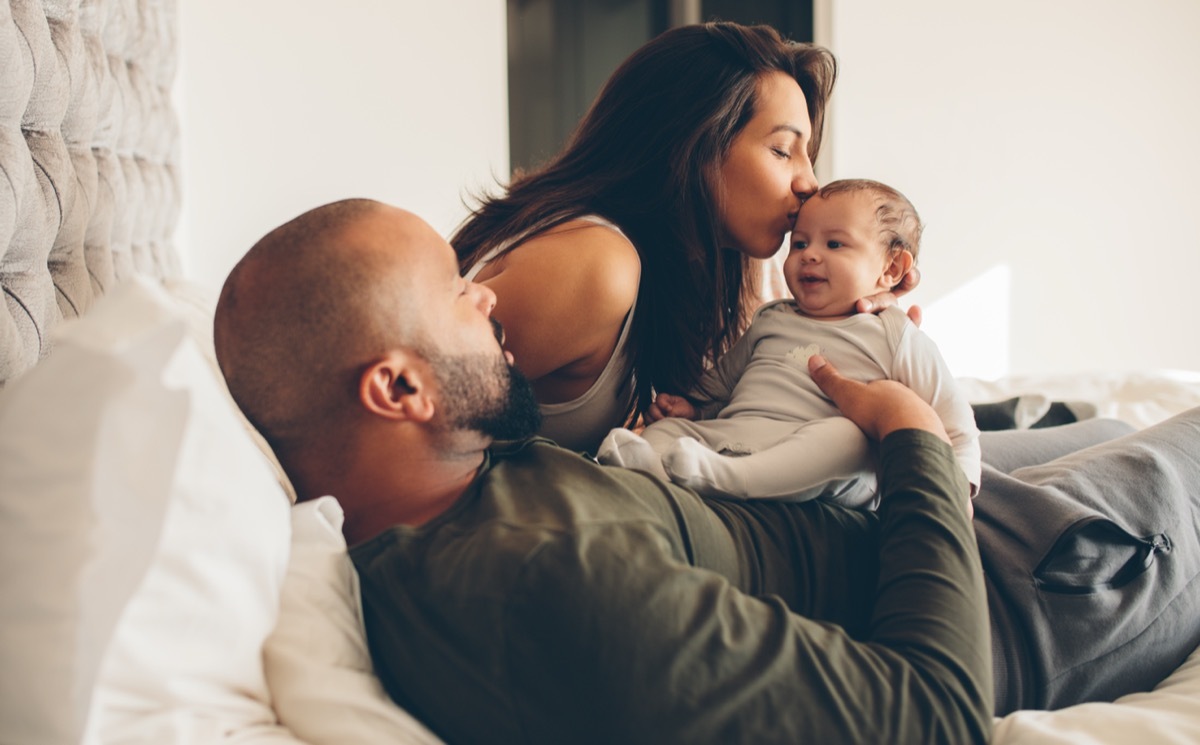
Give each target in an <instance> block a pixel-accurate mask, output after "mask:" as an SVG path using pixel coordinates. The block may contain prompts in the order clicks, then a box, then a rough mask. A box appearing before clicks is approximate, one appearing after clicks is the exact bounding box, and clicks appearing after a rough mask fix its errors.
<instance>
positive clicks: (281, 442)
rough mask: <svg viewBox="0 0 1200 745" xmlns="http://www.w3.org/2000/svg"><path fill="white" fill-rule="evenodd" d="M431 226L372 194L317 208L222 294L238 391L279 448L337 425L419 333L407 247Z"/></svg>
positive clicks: (229, 363) (229, 372)
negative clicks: (369, 374)
mask: <svg viewBox="0 0 1200 745" xmlns="http://www.w3.org/2000/svg"><path fill="white" fill-rule="evenodd" d="M421 228H424V229H426V230H429V231H431V230H432V229H430V228H428V226H427V225H425V224H424V223H422V222H421V221H420V220H419V218H417V217H415V216H414V215H411V214H410V213H407V212H403V211H401V210H398V209H396V208H394V207H389V206H387V205H384V204H381V203H379V202H374V201H370V200H365V199H353V200H345V201H341V202H334V203H332V204H327V205H325V206H322V207H318V208H316V209H314V210H310V211H309V212H306V213H304V214H302V215H300V216H299V217H297V218H295V219H293V220H291V221H290V222H288V223H286V224H284V225H282V226H280V227H278V228H276V229H275V230H273V231H271V232H270V233H268V234H267V235H266V236H264V237H263V238H262V239H261V240H259V241H258V243H256V244H255V245H254V246H253V247H252V248H251V249H250V250H249V251H248V252H247V253H246V255H245V256H244V257H243V258H242V260H241V261H239V262H238V264H237V266H235V267H234V269H233V271H232V272H230V275H229V277H228V279H226V281H225V286H224V288H223V289H222V291H221V297H220V300H219V301H218V303H217V310H216V317H215V320H214V329H213V331H214V341H215V344H216V352H217V360H218V362H219V363H220V366H221V371H222V373H224V375H225V378H226V380H227V381H228V384H229V389H230V392H231V393H232V395H233V398H234V400H235V401H237V403H238V405H239V406H240V407H241V408H242V410H243V411H244V412H245V414H246V416H247V418H249V419H250V421H251V422H252V423H253V424H254V426H255V427H257V428H258V430H259V431H260V432H262V434H263V436H264V437H266V439H267V441H268V442H270V443H271V445H272V446H273V447H274V448H275V449H276V450H277V451H279V450H280V449H281V448H282V449H287V448H289V447H291V446H293V445H296V444H298V443H300V442H303V440H304V438H305V437H307V436H311V435H312V434H314V433H324V434H328V433H330V432H331V431H332V432H337V431H338V430H340V429H341V425H342V424H343V423H344V422H345V421H346V417H348V416H350V415H351V412H353V411H354V406H353V404H354V400H355V397H356V395H357V386H358V376H359V373H360V372H361V370H362V369H363V367H364V366H365V365H367V364H369V363H370V362H371V361H372V360H373V359H374V358H376V357H378V356H379V355H381V354H383V353H385V352H386V351H387V350H388V349H391V348H395V347H397V346H399V347H405V346H409V345H410V344H412V343H413V342H414V341H415V335H416V334H417V333H419V328H417V325H418V323H417V320H416V318H415V314H414V313H412V312H411V310H412V309H411V303H412V300H411V297H410V296H411V294H412V292H411V291H412V289H413V288H412V286H411V285H412V283H411V282H410V281H409V279H408V276H407V272H405V271H404V265H405V261H404V255H405V252H404V249H405V248H406V247H407V245H408V244H409V243H410V242H412V241H413V240H420V239H421V238H422V237H423V236H422V234H421Z"/></svg>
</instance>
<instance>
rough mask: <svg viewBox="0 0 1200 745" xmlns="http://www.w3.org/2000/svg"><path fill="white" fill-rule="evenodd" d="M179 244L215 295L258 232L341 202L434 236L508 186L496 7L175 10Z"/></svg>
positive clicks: (271, 0) (297, 3)
mask: <svg viewBox="0 0 1200 745" xmlns="http://www.w3.org/2000/svg"><path fill="white" fill-rule="evenodd" d="M179 5H180V15H181V19H180V34H181V41H180V44H181V54H182V62H181V69H180V74H179V76H178V79H177V84H176V85H177V88H176V90H177V96H178V105H179V108H180V113H181V119H182V137H183V158H184V160H183V168H184V173H183V190H184V192H183V204H184V214H183V215H182V218H181V226H180V236H179V245H180V246H181V249H182V250H183V252H184V254H185V263H186V265H187V268H188V271H189V276H190V277H191V278H193V279H195V280H197V281H199V282H201V283H202V284H204V285H206V286H208V287H210V288H212V289H213V290H215V289H216V288H219V287H220V283H221V282H222V281H223V280H224V278H225V275H226V274H227V273H228V271H229V269H230V268H231V267H232V266H233V264H234V262H236V261H237V259H238V258H239V257H240V256H241V255H242V254H243V253H244V252H245V250H246V249H247V248H249V247H250V246H251V245H252V244H253V242H254V241H255V240H257V239H258V238H259V237H261V236H262V235H263V234H264V233H265V232H267V231H268V230H270V229H271V228H273V227H275V226H276V225H279V224H280V223H282V222H284V221H286V220H288V219H290V218H292V217H294V216H296V215H298V214H299V213H301V212H303V211H305V210H307V209H309V208H312V207H316V206H317V205H319V204H323V203H325V202H328V201H332V200H335V199H341V198H344V197H355V196H361V197H371V198H374V199H380V200H383V201H385V202H389V203H392V204H395V205H397V206H401V207H404V208H406V209H410V210H412V211H414V212H416V213H418V214H420V215H421V216H422V217H424V218H425V219H427V220H428V221H429V222H430V223H431V224H433V226H434V227H435V228H437V229H438V230H439V231H441V232H442V233H443V234H448V233H449V232H450V231H451V229H452V228H453V227H454V226H455V225H456V224H457V223H458V222H459V221H460V220H461V219H462V218H463V217H464V216H465V215H466V210H465V208H464V207H463V206H462V205H463V203H462V200H463V196H464V188H476V187H480V186H490V185H491V184H492V183H493V174H495V175H497V176H500V177H501V178H506V177H507V174H508V124H507V121H508V119H507V112H508V103H507V69H506V62H505V59H506V41H505V38H506V37H505V10H504V8H505V4H504V0H455V2H428V1H423V0H345V1H344V2H314V1H313V0H253V2H245V1H244V0H185V1H184V2H181V3H180V4H179Z"/></svg>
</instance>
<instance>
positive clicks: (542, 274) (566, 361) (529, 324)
mask: <svg viewBox="0 0 1200 745" xmlns="http://www.w3.org/2000/svg"><path fill="white" fill-rule="evenodd" d="M640 276H641V262H640V259H639V258H638V254H637V250H636V249H635V248H634V247H633V244H631V243H630V242H629V241H628V240H627V239H626V238H625V237H624V236H622V235H621V234H620V233H618V232H617V231H615V230H613V229H611V228H608V227H605V226H603V225H597V224H595V223H591V222H586V221H582V220H573V221H570V222H567V223H564V224H562V225H559V226H556V227H554V228H551V229H550V230H548V231H546V232H544V233H542V234H541V235H538V236H535V237H534V238H531V239H529V240H528V241H526V242H525V243H523V244H522V245H520V246H518V247H517V248H515V249H513V250H512V251H511V252H509V253H507V254H505V255H504V256H502V257H500V258H499V259H497V260H496V261H494V262H493V263H491V264H489V265H488V266H486V267H484V269H483V270H482V271H481V272H480V273H479V275H478V276H477V277H476V279H477V281H479V282H482V283H483V284H485V285H487V286H488V287H490V288H491V289H492V290H493V291H494V292H495V293H496V309H495V311H494V312H493V314H492V315H493V317H494V318H496V320H498V321H500V323H501V324H503V325H504V329H505V335H506V344H505V346H506V347H507V348H508V350H509V351H511V352H512V353H513V356H514V358H515V359H516V365H517V367H518V368H519V369H520V370H521V372H523V373H525V375H526V376H527V377H528V378H529V379H530V380H531V381H532V382H533V384H534V389H535V391H537V394H538V398H539V400H541V401H542V402H543V403H555V402H561V401H569V400H571V399H574V398H577V397H579V396H580V395H582V394H583V393H584V392H586V391H587V389H588V388H590V387H591V385H592V384H593V383H594V382H595V381H596V378H598V377H599V375H600V373H601V372H602V371H603V370H604V366H605V365H607V364H608V360H609V358H610V357H611V356H612V353H613V351H614V350H615V349H616V344H617V339H618V338H619V336H620V333H621V327H622V324H624V322H625V317H626V316H627V315H628V313H629V310H630V308H632V307H633V304H634V301H635V300H636V298H637V291H638V282H639V280H640Z"/></svg>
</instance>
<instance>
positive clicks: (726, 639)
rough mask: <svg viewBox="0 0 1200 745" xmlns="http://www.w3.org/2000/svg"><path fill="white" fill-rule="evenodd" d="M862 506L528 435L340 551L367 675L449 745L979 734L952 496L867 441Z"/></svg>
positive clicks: (980, 677)
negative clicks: (431, 499)
mask: <svg viewBox="0 0 1200 745" xmlns="http://www.w3.org/2000/svg"><path fill="white" fill-rule="evenodd" d="M880 475H881V479H880V480H881V484H882V486H883V498H882V502H881V506H880V508H879V510H878V512H877V513H867V512H858V511H850V510H845V509H842V508H839V507H836V506H833V505H829V504H826V503H823V502H819V501H818V502H806V503H800V504H796V503H779V502H753V501H750V502H734V501H719V500H707V499H703V498H701V497H698V496H697V495H695V494H694V493H692V492H690V491H688V490H686V489H682V488H679V487H676V486H674V485H671V484H666V483H663V482H661V481H658V480H656V479H653V478H651V477H649V476H646V475H643V474H641V473H638V472H634V471H627V470H622V469H618V468H609V467H603V466H598V465H596V464H594V463H592V462H590V461H589V460H587V459H585V458H583V457H582V456H579V455H577V454H575V453H573V452H570V451H567V450H563V449H559V448H557V447H555V446H554V445H552V444H550V443H548V442H546V441H542V440H533V441H529V442H525V443H513V444H500V445H497V446H496V447H494V448H493V449H492V451H491V452H490V453H489V455H488V459H487V462H486V463H485V465H484V467H483V468H482V469H481V471H480V474H479V477H478V478H477V479H476V481H475V483H474V484H473V486H472V487H471V488H470V489H468V490H467V492H466V493H465V494H464V495H463V496H462V498H461V499H460V500H459V501H458V503H457V504H456V505H455V506H454V507H453V508H451V509H450V510H449V511H447V512H446V513H445V514H443V515H441V516H440V517H438V518H437V519H435V520H434V521H432V522H430V523H427V524H426V525H423V526H420V527H418V528H411V527H402V526H401V527H395V528H392V529H390V530H388V531H385V532H384V533H382V534H380V535H378V536H376V537H375V538H373V539H371V540H369V541H367V542H365V543H362V544H360V545H358V546H355V547H354V548H353V549H352V551H351V555H352V558H353V559H354V563H355V566H356V567H357V569H358V572H359V574H360V577H361V581H362V594H363V603H364V611H365V617H366V625H367V633H368V638H369V639H370V645H371V651H372V655H373V658H374V660H375V664H376V671H377V673H378V674H379V676H380V678H381V680H382V681H383V683H384V686H385V688H386V689H387V690H388V692H389V693H390V694H391V696H392V697H393V698H394V699H395V700H396V701H397V702H398V703H399V704H400V705H401V706H404V707H405V708H407V709H408V710H409V711H411V712H412V713H413V714H415V715H416V716H418V717H419V718H420V719H422V720H423V721H424V722H426V723H427V724H428V725H429V726H430V727H431V728H432V729H433V730H434V731H435V732H437V733H438V734H439V735H440V736H441V737H443V738H444V739H445V740H447V741H448V742H451V743H459V742H461V743H486V742H496V743H524V742H531V743H533V742H537V743H555V745H561V744H562V743H593V742H594V743H642V742H645V743H655V744H656V745H661V744H663V743H692V742H696V743H742V742H746V743H770V742H781V743H800V742H810V743H837V742H846V743H909V742H911V743H938V742H944V743H955V744H956V745H959V744H962V743H971V742H979V743H983V742H986V741H987V739H988V737H989V734H990V729H991V712H992V670H991V665H992V661H991V648H990V645H989V636H988V634H989V631H988V617H987V608H986V603H985V599H984V591H983V584H982V577H981V570H980V563H979V558H978V552H977V549H976V545H975V539H974V534H973V531H972V529H971V525H970V522H969V521H968V519H967V517H966V516H965V505H964V501H965V495H966V494H967V486H966V484H965V479H964V477H963V475H962V471H961V469H960V468H959V467H958V465H957V464H956V462H955V459H954V453H953V451H952V450H951V449H950V447H949V446H948V445H946V444H944V443H943V442H941V441H940V440H938V439H937V438H935V437H933V436H932V435H929V434H928V433H924V432H919V431H903V432H897V433H894V434H892V435H891V436H889V437H888V438H886V439H885V440H884V442H883V443H881V472H880Z"/></svg>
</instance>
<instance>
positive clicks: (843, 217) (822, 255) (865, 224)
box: [783, 191, 891, 318]
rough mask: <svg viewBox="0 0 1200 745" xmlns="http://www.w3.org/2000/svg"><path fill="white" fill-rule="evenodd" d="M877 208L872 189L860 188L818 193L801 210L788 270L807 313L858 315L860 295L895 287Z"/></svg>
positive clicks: (785, 266)
mask: <svg viewBox="0 0 1200 745" xmlns="http://www.w3.org/2000/svg"><path fill="white" fill-rule="evenodd" d="M875 207H876V199H875V197H874V196H873V195H872V194H871V193H870V192H869V191H854V192H843V193H840V194H834V195H832V196H830V197H828V198H826V197H821V196H814V197H812V198H811V199H809V200H808V201H807V202H805V203H804V206H803V207H801V208H800V214H799V215H797V217H796V224H795V226H794V227H793V228H792V248H791V251H790V253H788V257H787V259H786V260H785V261H784V264H783V274H784V279H785V280H786V281H787V286H788V289H789V290H791V292H792V296H793V297H794V298H795V299H796V303H797V305H799V307H800V310H801V311H803V312H804V314H805V315H808V316H814V317H819V318H841V317H845V316H849V315H853V314H854V312H855V310H854V304H855V303H856V302H857V301H858V300H859V298H862V297H866V296H867V295H873V294H875V293H877V292H880V291H882V290H887V289H890V288H891V285H890V283H889V282H888V281H887V280H885V278H884V271H885V270H886V269H887V268H888V266H889V265H890V264H891V261H890V260H889V258H888V256H887V251H886V249H885V248H884V245H883V241H882V240H881V238H880V235H879V229H878V228H877V226H876V223H875Z"/></svg>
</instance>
